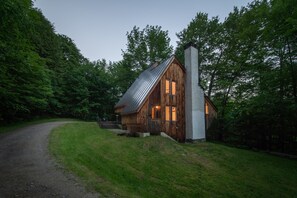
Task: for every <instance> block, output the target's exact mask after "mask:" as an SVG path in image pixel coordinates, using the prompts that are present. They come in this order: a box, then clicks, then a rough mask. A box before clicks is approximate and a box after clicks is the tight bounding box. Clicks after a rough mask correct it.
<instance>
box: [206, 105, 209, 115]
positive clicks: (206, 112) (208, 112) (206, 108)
mask: <svg viewBox="0 0 297 198" xmlns="http://www.w3.org/2000/svg"><path fill="white" fill-rule="evenodd" d="M208 113H209V112H208V104H207V103H205V114H206V115H207V114H208Z"/></svg>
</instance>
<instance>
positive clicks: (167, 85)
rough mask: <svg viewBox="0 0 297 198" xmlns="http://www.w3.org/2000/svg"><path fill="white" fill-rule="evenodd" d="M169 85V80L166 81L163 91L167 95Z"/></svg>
mask: <svg viewBox="0 0 297 198" xmlns="http://www.w3.org/2000/svg"><path fill="white" fill-rule="evenodd" d="M169 83H170V82H169V80H166V90H165V92H166V93H169V91H170V90H169V85H170V84H169Z"/></svg>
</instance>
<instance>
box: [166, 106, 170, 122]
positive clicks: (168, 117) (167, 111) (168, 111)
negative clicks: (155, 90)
mask: <svg viewBox="0 0 297 198" xmlns="http://www.w3.org/2000/svg"><path fill="white" fill-rule="evenodd" d="M165 120H166V121H170V107H169V106H166V109H165Z"/></svg>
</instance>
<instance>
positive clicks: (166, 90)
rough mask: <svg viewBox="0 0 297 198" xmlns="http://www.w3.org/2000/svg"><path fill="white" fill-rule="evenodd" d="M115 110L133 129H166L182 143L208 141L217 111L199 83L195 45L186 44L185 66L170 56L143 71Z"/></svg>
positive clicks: (139, 130) (133, 130)
mask: <svg viewBox="0 0 297 198" xmlns="http://www.w3.org/2000/svg"><path fill="white" fill-rule="evenodd" d="M115 112H116V113H118V114H120V115H121V122H122V125H123V126H124V127H126V128H127V130H129V131H130V132H150V133H160V132H165V133H166V134H167V135H169V136H170V137H172V138H174V139H176V140H177V141H179V142H184V141H188V140H189V141H193V140H205V130H206V129H207V128H209V127H210V125H211V122H212V121H213V120H214V118H215V117H216V116H217V110H216V107H215V106H214V104H213V103H212V102H211V100H210V99H209V98H208V97H207V96H206V95H205V94H204V92H203V90H202V88H201V87H200V86H199V78H198V50H197V49H196V47H195V45H193V44H191V43H190V44H188V45H187V46H186V47H185V67H184V66H183V65H182V64H181V63H180V62H179V61H178V60H177V59H176V57H175V56H171V57H170V58H168V59H167V60H165V61H164V62H162V63H155V64H153V65H152V66H151V67H149V68H148V69H146V70H145V71H143V72H142V73H141V74H140V75H139V77H138V78H137V79H136V80H135V82H134V83H133V84H132V85H131V87H130V88H129V89H128V90H127V92H126V93H125V94H124V95H123V97H122V98H121V99H120V101H119V102H118V103H117V104H116V105H115Z"/></svg>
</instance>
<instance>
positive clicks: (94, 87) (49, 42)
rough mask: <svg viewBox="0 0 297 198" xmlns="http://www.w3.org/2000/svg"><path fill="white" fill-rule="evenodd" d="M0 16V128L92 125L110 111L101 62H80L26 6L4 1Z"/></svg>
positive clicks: (108, 89) (71, 47)
mask: <svg viewBox="0 0 297 198" xmlns="http://www.w3.org/2000/svg"><path fill="white" fill-rule="evenodd" d="M0 13H1V15H0V17H1V18H0V29H1V31H0V66H1V70H0V101H1V103H0V122H2V123H6V122H11V121H15V120H20V119H28V118H32V117H36V116H44V115H50V116H51V115H56V116H64V117H65V116H67V117H75V118H81V119H95V118H96V117H98V116H100V117H104V116H107V114H110V113H111V112H112V111H113V104H114V102H115V98H114V94H113V93H111V91H112V89H111V86H112V85H111V84H110V83H109V81H108V80H107V79H106V78H107V77H106V75H107V71H106V68H105V66H106V65H107V64H106V62H105V61H98V62H90V61H88V60H87V59H86V58H84V57H83V56H82V55H81V53H80V52H79V50H78V49H77V47H76V46H75V44H74V43H73V41H72V40H71V39H70V38H68V37H67V36H65V35H58V34H56V33H55V31H54V28H53V26H52V24H51V23H50V22H49V21H48V20H47V19H46V18H45V17H44V16H43V15H42V13H41V12H40V11H39V10H38V9H36V8H33V5H32V2H31V1H30V0H23V1H20V0H17V1H11V0H3V1H1V5H0Z"/></svg>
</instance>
